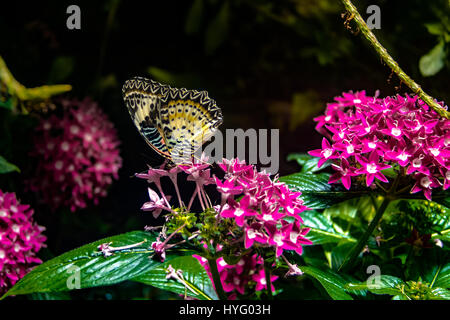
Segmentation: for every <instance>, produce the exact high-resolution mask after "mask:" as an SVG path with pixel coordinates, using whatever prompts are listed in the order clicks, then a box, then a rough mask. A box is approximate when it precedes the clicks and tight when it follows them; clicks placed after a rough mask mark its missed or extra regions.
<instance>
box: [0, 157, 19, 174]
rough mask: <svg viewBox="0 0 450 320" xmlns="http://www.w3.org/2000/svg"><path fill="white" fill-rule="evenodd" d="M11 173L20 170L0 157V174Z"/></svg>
mask: <svg viewBox="0 0 450 320" xmlns="http://www.w3.org/2000/svg"><path fill="white" fill-rule="evenodd" d="M13 171H17V172H20V169H19V168H18V167H17V166H15V165H13V164H12V163H9V162H8V161H6V159H5V158H3V157H2V156H0V173H8V172H13Z"/></svg>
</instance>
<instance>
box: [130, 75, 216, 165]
mask: <svg viewBox="0 0 450 320" xmlns="http://www.w3.org/2000/svg"><path fill="white" fill-rule="evenodd" d="M122 95H123V99H124V101H125V105H126V106H127V108H128V111H129V113H130V115H131V119H132V120H133V123H134V125H135V126H136V128H137V129H138V130H139V132H140V134H141V135H142V136H143V137H144V140H145V141H146V142H147V144H148V145H149V146H150V147H151V148H153V150H155V151H156V152H157V153H159V154H160V155H161V156H163V157H165V158H166V159H168V160H169V161H170V162H172V163H176V164H184V163H188V162H189V161H191V160H192V156H193V154H194V153H195V151H197V150H198V149H199V148H200V147H201V146H202V145H203V143H205V142H206V141H208V140H209V139H210V138H211V137H212V136H213V135H214V132H215V131H216V130H217V128H218V127H219V126H220V125H221V124H222V121H223V118H222V111H221V110H220V108H219V107H218V106H217V105H216V102H215V100H213V99H211V98H210V97H209V96H208V92H207V91H197V90H188V89H185V88H181V89H178V88H172V87H170V86H169V85H164V84H161V83H158V82H156V81H154V80H151V79H146V78H142V77H134V78H132V79H130V80H127V81H126V82H125V84H124V85H123V88H122Z"/></svg>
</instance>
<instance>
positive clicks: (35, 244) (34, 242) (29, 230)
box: [0, 190, 46, 296]
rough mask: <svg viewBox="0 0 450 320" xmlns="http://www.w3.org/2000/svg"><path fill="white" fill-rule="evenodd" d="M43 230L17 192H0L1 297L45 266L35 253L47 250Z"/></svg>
mask: <svg viewBox="0 0 450 320" xmlns="http://www.w3.org/2000/svg"><path fill="white" fill-rule="evenodd" d="M44 230H45V228H44V227H41V226H38V225H37V224H36V223H34V222H33V210H32V209H30V206H29V205H23V204H20V203H19V201H18V200H17V199H16V195H15V193H3V192H2V191H1V190H0V296H1V295H2V294H4V293H5V292H6V291H7V290H8V289H9V288H11V287H12V286H13V285H14V284H15V283H16V282H17V281H18V280H20V279H21V278H23V276H25V275H26V274H27V273H28V272H29V271H30V270H31V269H32V268H33V266H34V265H36V264H39V263H42V261H41V260H40V259H39V258H37V257H36V253H37V252H38V251H39V250H40V249H41V248H42V247H45V245H44V242H45V240H46V237H45V236H44V235H42V232H43V231H44Z"/></svg>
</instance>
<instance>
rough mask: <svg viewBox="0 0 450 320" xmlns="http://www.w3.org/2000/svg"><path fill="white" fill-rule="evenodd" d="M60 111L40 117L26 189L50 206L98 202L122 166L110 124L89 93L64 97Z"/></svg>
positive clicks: (73, 205)
mask: <svg viewBox="0 0 450 320" xmlns="http://www.w3.org/2000/svg"><path fill="white" fill-rule="evenodd" d="M61 104H62V105H63V114H62V116H57V115H55V114H53V115H52V116H50V117H49V118H48V119H43V120H41V123H40V124H39V126H38V127H37V130H36V137H35V150H34V151H33V152H32V154H33V155H34V156H35V157H36V158H37V159H38V165H37V170H36V175H35V177H34V178H33V179H32V180H31V181H29V185H30V189H31V190H32V191H37V192H39V193H40V194H41V196H42V198H43V200H44V202H45V203H47V204H49V205H50V206H51V207H52V208H53V209H57V208H59V207H61V206H67V207H70V209H71V210H72V211H75V210H76V209H77V208H85V207H86V206H87V204H88V202H94V203H95V204H97V203H98V200H99V198H100V197H104V196H106V194H107V188H108V186H109V185H110V184H111V183H112V180H113V178H115V179H117V178H118V174H117V172H118V170H119V168H120V167H121V165H122V159H121V157H120V156H119V149H118V145H119V141H118V139H117V134H116V131H115V128H114V126H113V124H112V123H111V122H110V121H109V120H108V118H107V116H106V115H105V114H104V113H103V111H102V110H101V109H100V108H99V107H98V106H97V103H95V102H93V101H92V100H90V99H89V98H85V99H84V100H82V101H78V100H62V101H61Z"/></svg>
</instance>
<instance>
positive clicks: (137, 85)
mask: <svg viewBox="0 0 450 320" xmlns="http://www.w3.org/2000/svg"><path fill="white" fill-rule="evenodd" d="M155 89H156V88H155V85H154V84H153V83H152V82H151V80H148V79H145V78H139V77H136V78H133V79H130V80H128V81H126V82H125V84H124V86H123V88H122V94H123V99H124V101H125V105H126V106H127V109H128V112H129V113H130V116H131V119H132V120H133V123H134V125H135V126H136V128H137V129H138V131H139V132H140V134H141V135H142V136H143V137H144V140H145V141H146V142H147V144H148V145H149V146H150V147H152V148H153V150H155V151H156V152H158V153H159V154H160V155H162V156H163V157H166V158H169V159H170V153H169V151H168V149H167V146H166V144H165V141H164V139H163V137H162V135H161V132H160V131H159V130H158V128H157V127H156V126H155V119H156V117H157V116H158V107H159V105H160V104H161V99H160V98H161V97H164V92H161V90H155Z"/></svg>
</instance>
